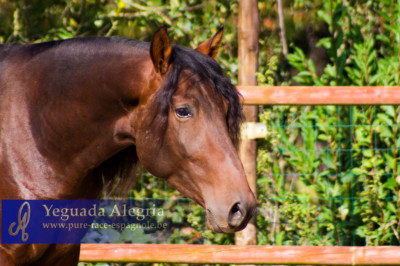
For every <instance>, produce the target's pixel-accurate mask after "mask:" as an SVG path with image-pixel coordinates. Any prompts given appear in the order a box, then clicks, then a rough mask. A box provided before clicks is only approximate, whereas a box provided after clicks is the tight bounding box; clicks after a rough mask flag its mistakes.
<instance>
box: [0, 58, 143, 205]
mask: <svg viewBox="0 0 400 266" xmlns="http://www.w3.org/2000/svg"><path fill="white" fill-rule="evenodd" d="M50 59H51V58H50ZM50 59H49V60H46V58H44V61H43V60H42V61H40V60H39V59H38V61H39V62H36V63H35V62H32V63H31V65H29V64H27V65H26V66H25V68H24V69H25V73H22V74H24V75H23V77H24V78H23V80H18V81H16V82H12V83H8V88H7V90H6V91H7V92H8V93H10V95H9V96H10V97H7V99H8V101H9V102H8V103H7V104H6V105H4V103H1V104H0V105H2V106H1V109H2V110H1V111H2V112H3V113H2V115H3V121H2V122H1V133H0V134H1V140H0V142H1V150H2V154H1V157H2V158H1V165H0V168H1V169H0V170H4V171H2V172H3V173H7V175H8V177H7V178H8V179H11V178H12V179H14V180H15V187H18V189H19V193H18V194H21V197H25V198H38V197H39V198H40V197H43V196H45V197H49V198H54V197H66V198H68V197H74V195H75V194H76V195H79V194H81V195H80V196H81V197H84V195H89V196H88V197H91V196H90V195H92V194H96V193H98V191H97V190H99V189H101V187H100V186H98V184H101V180H100V179H99V180H87V178H88V177H90V178H92V179H93V177H92V176H91V174H90V172H91V171H92V170H93V169H95V168H96V167H97V166H99V165H100V164H101V163H102V162H104V161H105V160H107V159H108V158H110V157H112V156H113V155H114V154H116V153H118V152H119V151H121V150H123V149H124V148H126V147H128V146H130V145H132V144H133V143H132V140H130V139H129V138H120V137H118V134H119V132H118V130H129V123H130V121H129V117H128V116H127V114H129V110H126V106H123V101H125V100H127V101H128V102H134V101H133V100H134V95H133V96H132V95H131V98H129V99H126V98H125V97H126V95H125V94H126V93H127V92H129V90H131V91H132V92H135V90H139V89H140V88H135V86H143V80H141V79H140V75H139V73H133V75H134V76H135V77H136V79H137V80H133V81H132V80H128V79H127V76H126V74H127V73H126V70H124V69H118V66H120V65H121V64H117V63H118V62H114V64H112V65H111V63H110V62H104V63H105V65H104V66H99V65H87V64H86V65H85V64H84V62H79V61H77V60H76V59H75V61H74V62H72V61H71V62H64V63H65V64H66V65H64V66H63V68H60V67H59V66H57V65H56V63H58V62H57V61H56V60H55V61H54V62H52V61H51V60H50ZM97 63H101V61H97ZM139 63H140V61H138V62H137V64H139ZM125 67H132V66H131V65H129V64H128V65H125ZM135 69H137V68H135ZM121 73H122V74H125V75H122V74H121ZM121 82H125V83H126V84H123V83H121ZM13 86H14V88H13ZM126 86H130V88H127V87H126ZM12 91H17V92H19V93H14V94H13V93H11V92H12ZM128 96H129V95H128ZM3 99H4V98H3ZM132 99H133V100H132ZM132 108H133V107H132ZM4 110H8V111H9V112H10V114H11V116H9V115H10V114H6V115H7V116H9V117H8V118H5V117H4V115H5V114H4ZM7 130H8V131H7ZM126 133H129V132H126ZM127 135H128V134H125V135H124V134H122V136H127ZM2 178H3V177H2ZM100 178H101V177H100ZM95 181H97V183H96V182H95ZM91 185H93V186H96V188H94V187H92V188H91V187H90V186H91ZM3 189H4V185H3V184H0V196H2V195H6V192H3V191H2V190H3ZM82 189H83V190H82ZM81 190H82V191H81ZM90 190H93V193H92V192H91V191H90ZM82 193H83V195H82Z"/></svg>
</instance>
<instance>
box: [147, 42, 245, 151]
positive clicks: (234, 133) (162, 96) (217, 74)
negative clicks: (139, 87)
mask: <svg viewBox="0 0 400 266" xmlns="http://www.w3.org/2000/svg"><path fill="white" fill-rule="evenodd" d="M171 63H172V68H171V70H170V71H169V73H168V75H167V77H166V78H165V79H166V80H165V83H164V84H165V87H164V88H163V89H162V90H160V91H159V93H158V94H157V95H156V97H155V101H156V102H157V106H158V108H159V110H160V112H158V113H159V114H162V115H163V116H164V117H163V118H161V124H162V126H163V127H165V125H166V123H167V122H168V121H167V120H168V112H169V108H170V105H171V99H172V95H173V94H174V92H175V90H176V89H177V87H178V83H179V78H180V75H181V73H182V71H183V70H189V71H190V72H191V73H193V74H195V75H196V76H197V77H198V78H200V80H203V81H208V82H209V83H210V84H211V86H212V88H213V90H214V93H215V94H220V95H222V96H223V97H225V98H226V99H227V100H228V112H227V116H226V122H227V125H228V130H229V134H230V137H231V139H232V142H233V144H234V145H235V147H237V145H238V142H239V139H240V124H241V122H242V121H243V119H244V115H243V110H242V106H241V104H240V97H241V96H240V94H239V92H238V91H237V90H236V87H235V86H234V85H233V84H232V83H231V81H230V80H229V79H228V78H227V77H226V76H225V75H224V71H223V69H222V68H221V66H220V65H219V64H218V63H217V62H216V61H215V60H214V59H212V58H211V57H209V56H206V55H204V54H201V53H199V52H197V51H193V50H191V49H188V48H185V47H182V46H174V47H173V49H172V55H171Z"/></svg>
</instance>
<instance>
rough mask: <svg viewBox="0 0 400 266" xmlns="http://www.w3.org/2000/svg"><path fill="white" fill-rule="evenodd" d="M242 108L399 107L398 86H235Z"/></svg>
mask: <svg viewBox="0 0 400 266" xmlns="http://www.w3.org/2000/svg"><path fill="white" fill-rule="evenodd" d="M237 88H238V90H239V92H240V93H241V94H242V96H243V98H244V104H258V105H326V104H336V105H381V104H400V86H393V87H387V86H377V87H357V86H336V87H324V86H322V87H311V86H271V87H261V86H237Z"/></svg>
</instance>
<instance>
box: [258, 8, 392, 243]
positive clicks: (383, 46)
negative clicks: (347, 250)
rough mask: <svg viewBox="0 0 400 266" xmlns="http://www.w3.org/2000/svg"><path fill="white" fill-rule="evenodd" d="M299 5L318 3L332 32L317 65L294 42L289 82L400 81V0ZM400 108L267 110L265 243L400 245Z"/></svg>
mask: <svg viewBox="0 0 400 266" xmlns="http://www.w3.org/2000/svg"><path fill="white" fill-rule="evenodd" d="M296 2H297V3H298V4H303V5H311V6H316V4H321V7H320V9H319V10H318V11H317V12H316V13H315V14H314V16H315V18H316V19H317V20H318V19H319V21H322V22H324V23H325V24H326V25H327V28H328V32H329V34H328V36H327V37H323V38H321V39H319V41H318V43H317V46H319V47H323V48H324V50H325V51H326V53H327V55H328V61H327V62H326V63H325V66H324V67H323V69H320V70H319V69H317V67H316V65H317V64H318V63H319V62H316V61H315V59H311V58H310V57H308V54H307V53H306V51H305V50H304V49H302V48H300V47H296V46H294V47H293V48H292V52H291V53H290V54H289V55H288V56H287V60H288V63H289V64H290V66H291V67H292V68H294V69H295V71H296V75H295V76H294V77H293V78H292V79H290V80H288V83H289V84H293V85H296V84H301V85H317V86H318V85H325V86H326V85H359V86H363V85H364V86H365V85H371V86H375V85H387V86H390V85H398V84H399V83H398V81H399V73H400V71H399V70H400V68H399V47H400V38H399V36H400V31H399V26H398V25H399V24H398V21H399V19H400V8H399V7H400V5H399V3H398V1H394V0H393V1H392V0H387V1H379V2H378V1H363V2H362V3H359V2H354V1H350V2H348V3H345V2H343V1H338V0H322V1H320V3H315V4H312V3H310V2H308V1H300V0H299V1H296ZM320 23H321V22H320ZM271 59H272V58H271ZM268 68H271V67H268ZM275 69H276V67H275ZM318 73H320V74H318ZM276 74H277V75H276V76H275V77H276V78H279V75H280V73H276ZM259 81H260V82H261V83H265V84H266V85H270V84H271V81H267V82H266V79H264V80H263V79H259ZM399 111H400V110H399V107H398V106H379V107H373V106H363V107H343V106H315V107H311V106H306V107H295V106H274V107H264V111H263V113H262V114H261V115H260V120H261V121H262V122H264V123H266V124H267V126H268V128H269V136H268V137H267V138H266V139H265V140H263V141H262V142H260V147H259V155H258V173H259V175H260V178H259V180H258V183H259V198H260V202H261V208H260V215H259V216H258V228H259V229H260V230H259V241H260V242H261V244H280V245H286V244H301V245H399V244H400V237H399V235H400V222H399V219H400V192H399V186H400V178H399V176H400V175H399V172H398V168H399V144H400V141H399V139H400V138H399V134H398V133H399V132H398V131H399V122H400V120H399V119H400V117H399V115H400V113H399Z"/></svg>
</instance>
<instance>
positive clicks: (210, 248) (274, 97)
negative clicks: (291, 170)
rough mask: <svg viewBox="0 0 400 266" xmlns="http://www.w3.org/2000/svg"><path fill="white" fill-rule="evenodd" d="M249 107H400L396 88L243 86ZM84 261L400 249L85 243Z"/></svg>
mask: <svg viewBox="0 0 400 266" xmlns="http://www.w3.org/2000/svg"><path fill="white" fill-rule="evenodd" d="M238 89H239V91H240V93H241V94H242V96H243V100H244V104H248V105H327V104H332V105H385V104H388V105H390V104H399V105H400V86H396V87H384V86H380V87H356V86H348V87H344V86H338V87H305V86H299V87H293V86H291V87H289V86H287V87H282V86H271V87H258V86H238ZM80 260H81V261H85V262H97V261H102V262H142V263H146V262H165V263H205V264H210V263H219V264H229V263H232V264H308V265H321V264H323V265H400V247H311V246H217V245H173V244H82V248H81V257H80Z"/></svg>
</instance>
